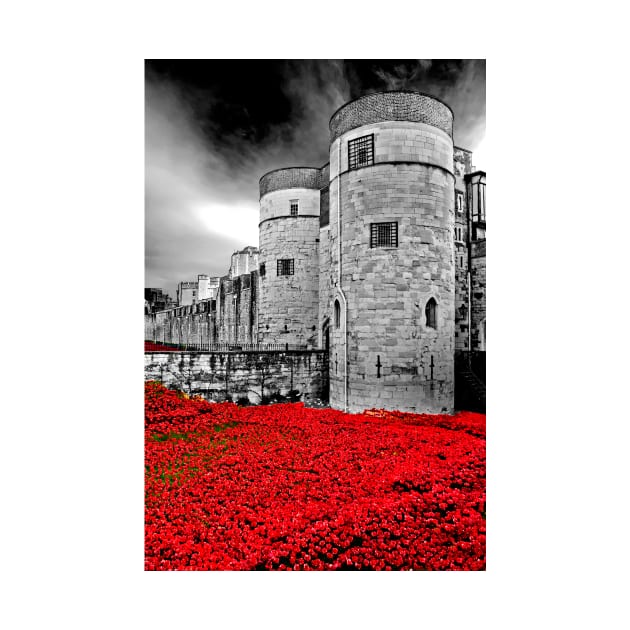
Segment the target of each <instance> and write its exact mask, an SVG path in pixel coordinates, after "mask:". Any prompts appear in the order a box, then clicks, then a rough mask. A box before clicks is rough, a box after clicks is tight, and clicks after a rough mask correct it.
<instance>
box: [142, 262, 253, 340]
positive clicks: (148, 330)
mask: <svg viewBox="0 0 630 630" xmlns="http://www.w3.org/2000/svg"><path fill="white" fill-rule="evenodd" d="M258 281H259V280H258V271H253V272H251V273H249V274H245V275H242V276H237V277H236V278H234V279H232V280H231V279H230V278H228V277H227V276H225V277H223V278H221V279H220V281H219V286H218V289H217V297H216V299H208V300H203V301H201V302H198V303H197V304H190V305H187V306H181V307H176V308H172V309H169V310H167V311H162V312H159V313H152V314H149V315H145V318H144V319H145V322H144V327H145V332H144V334H145V339H146V340H149V341H152V340H155V341H158V342H165V343H176V344H180V345H186V344H206V343H258Z"/></svg>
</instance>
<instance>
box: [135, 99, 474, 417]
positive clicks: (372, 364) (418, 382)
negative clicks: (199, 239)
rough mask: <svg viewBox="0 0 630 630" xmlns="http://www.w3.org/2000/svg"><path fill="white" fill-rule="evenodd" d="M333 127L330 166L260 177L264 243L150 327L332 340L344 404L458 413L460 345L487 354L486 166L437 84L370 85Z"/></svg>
mask: <svg viewBox="0 0 630 630" xmlns="http://www.w3.org/2000/svg"><path fill="white" fill-rule="evenodd" d="M329 127H330V143H329V146H330V156H329V157H330V159H329V162H328V163H326V164H325V165H323V166H322V167H287V168H282V169H278V170H274V171H271V172H269V173H266V174H265V175H263V176H262V178H261V179H260V222H259V250H256V249H255V248H246V250H243V252H236V253H235V255H233V257H232V265H231V267H230V274H229V275H228V276H226V277H224V278H221V279H218V281H217V282H216V284H215V287H214V293H213V295H212V297H210V296H208V294H207V292H206V293H204V295H205V297H204V298H201V291H200V287H201V286H202V284H201V283H206V280H207V278H208V277H207V276H200V277H199V278H198V281H197V283H196V285H197V287H198V288H197V289H193V288H192V286H191V287H186V288H187V289H189V290H191V291H192V290H195V291H196V292H197V293H196V297H197V299H196V300H195V301H194V303H193V302H192V301H191V302H190V303H187V304H182V302H181V301H180V306H179V307H177V308H173V309H169V310H166V311H162V312H158V313H151V314H149V315H146V316H145V325H146V339H155V340H157V341H160V340H162V341H169V342H171V343H180V344H181V343H185V344H187V345H194V344H202V345H201V347H203V344H204V343H205V344H213V343H233V344H248V343H251V344H283V345H285V346H286V347H287V348H289V347H304V348H313V349H315V348H317V349H324V350H326V351H327V355H328V366H329V368H328V369H329V402H330V405H331V406H332V407H334V408H339V409H345V410H347V411H350V412H360V411H362V410H364V409H366V408H371V407H375V408H382V409H398V410H408V411H420V412H431V413H436V412H438V413H439V412H443V411H452V409H453V404H454V403H453V398H454V378H455V377H454V374H455V354H456V352H462V351H464V352H465V351H471V350H472V351H475V350H482V351H484V350H485V339H486V333H485V330H486V326H485V255H486V254H485V243H486V240H485V239H486V236H485V228H486V219H485V179H486V174H485V172H483V171H475V170H473V167H472V154H471V152H470V151H467V150H465V149H461V148H457V147H454V146H453V112H452V110H451V109H450V107H449V106H448V105H446V104H445V103H443V102H442V101H440V100H438V99H437V98H434V97H432V96H428V95H426V94H421V93H418V92H406V91H396V92H380V93H375V94H369V95H367V96H363V97H360V98H358V99H356V100H353V101H350V102H349V103H346V104H345V105H343V106H342V107H340V108H339V109H338V110H337V111H336V112H335V113H334V114H333V115H332V117H331V119H330V124H329ZM254 255H256V256H257V261H256V263H257V264H255V265H252V264H251V261H252V260H253V257H254ZM235 256H236V257H237V258H236V260H237V262H236V263H235ZM245 261H246V262H245ZM252 266H254V267H257V268H254V269H251V267H252ZM192 284H195V283H192ZM205 286H207V285H206V284H204V287H205ZM183 291H184V289H183V288H182V295H183ZM178 298H179V289H178Z"/></svg>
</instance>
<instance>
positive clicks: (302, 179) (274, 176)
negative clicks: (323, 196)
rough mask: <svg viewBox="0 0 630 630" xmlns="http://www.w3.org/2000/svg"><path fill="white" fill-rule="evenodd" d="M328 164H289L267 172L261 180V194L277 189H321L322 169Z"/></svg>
mask: <svg viewBox="0 0 630 630" xmlns="http://www.w3.org/2000/svg"><path fill="white" fill-rule="evenodd" d="M326 166H328V163H326V164H324V166H321V167H320V166H289V167H286V168H277V169H275V170H273V171H269V172H268V173H265V174H264V175H263V176H262V177H261V178H260V180H259V183H258V185H259V188H260V196H261V197H262V196H263V195H266V194H267V193H270V192H273V191H275V190H286V189H288V188H311V189H313V190H319V189H320V188H321V187H322V186H321V173H322V169H324V168H325V167H326Z"/></svg>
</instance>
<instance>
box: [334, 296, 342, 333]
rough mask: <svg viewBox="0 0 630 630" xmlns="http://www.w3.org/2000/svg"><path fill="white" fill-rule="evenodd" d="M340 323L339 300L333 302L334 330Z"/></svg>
mask: <svg viewBox="0 0 630 630" xmlns="http://www.w3.org/2000/svg"><path fill="white" fill-rule="evenodd" d="M340 321H341V307H340V306H339V300H335V328H339V322H340Z"/></svg>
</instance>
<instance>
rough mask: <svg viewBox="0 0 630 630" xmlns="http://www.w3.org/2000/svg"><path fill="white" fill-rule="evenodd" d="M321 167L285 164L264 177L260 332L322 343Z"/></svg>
mask: <svg viewBox="0 0 630 630" xmlns="http://www.w3.org/2000/svg"><path fill="white" fill-rule="evenodd" d="M320 179H321V175H320V169H319V168H310V167H295V168H283V169H278V170H275V171H271V172H270V173H267V174H265V175H263V177H262V178H261V179H260V223H259V239H260V254H259V264H260V267H259V270H260V309H259V316H258V333H259V334H258V338H259V341H261V342H262V343H274V344H275V343H281V344H285V343H288V344H291V345H293V344H297V345H310V346H313V345H315V344H316V343H317V330H316V328H317V319H318V309H319V301H318V295H319V294H318V282H319V269H318V255H317V245H318V241H319V197H320V195H319V189H320Z"/></svg>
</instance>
